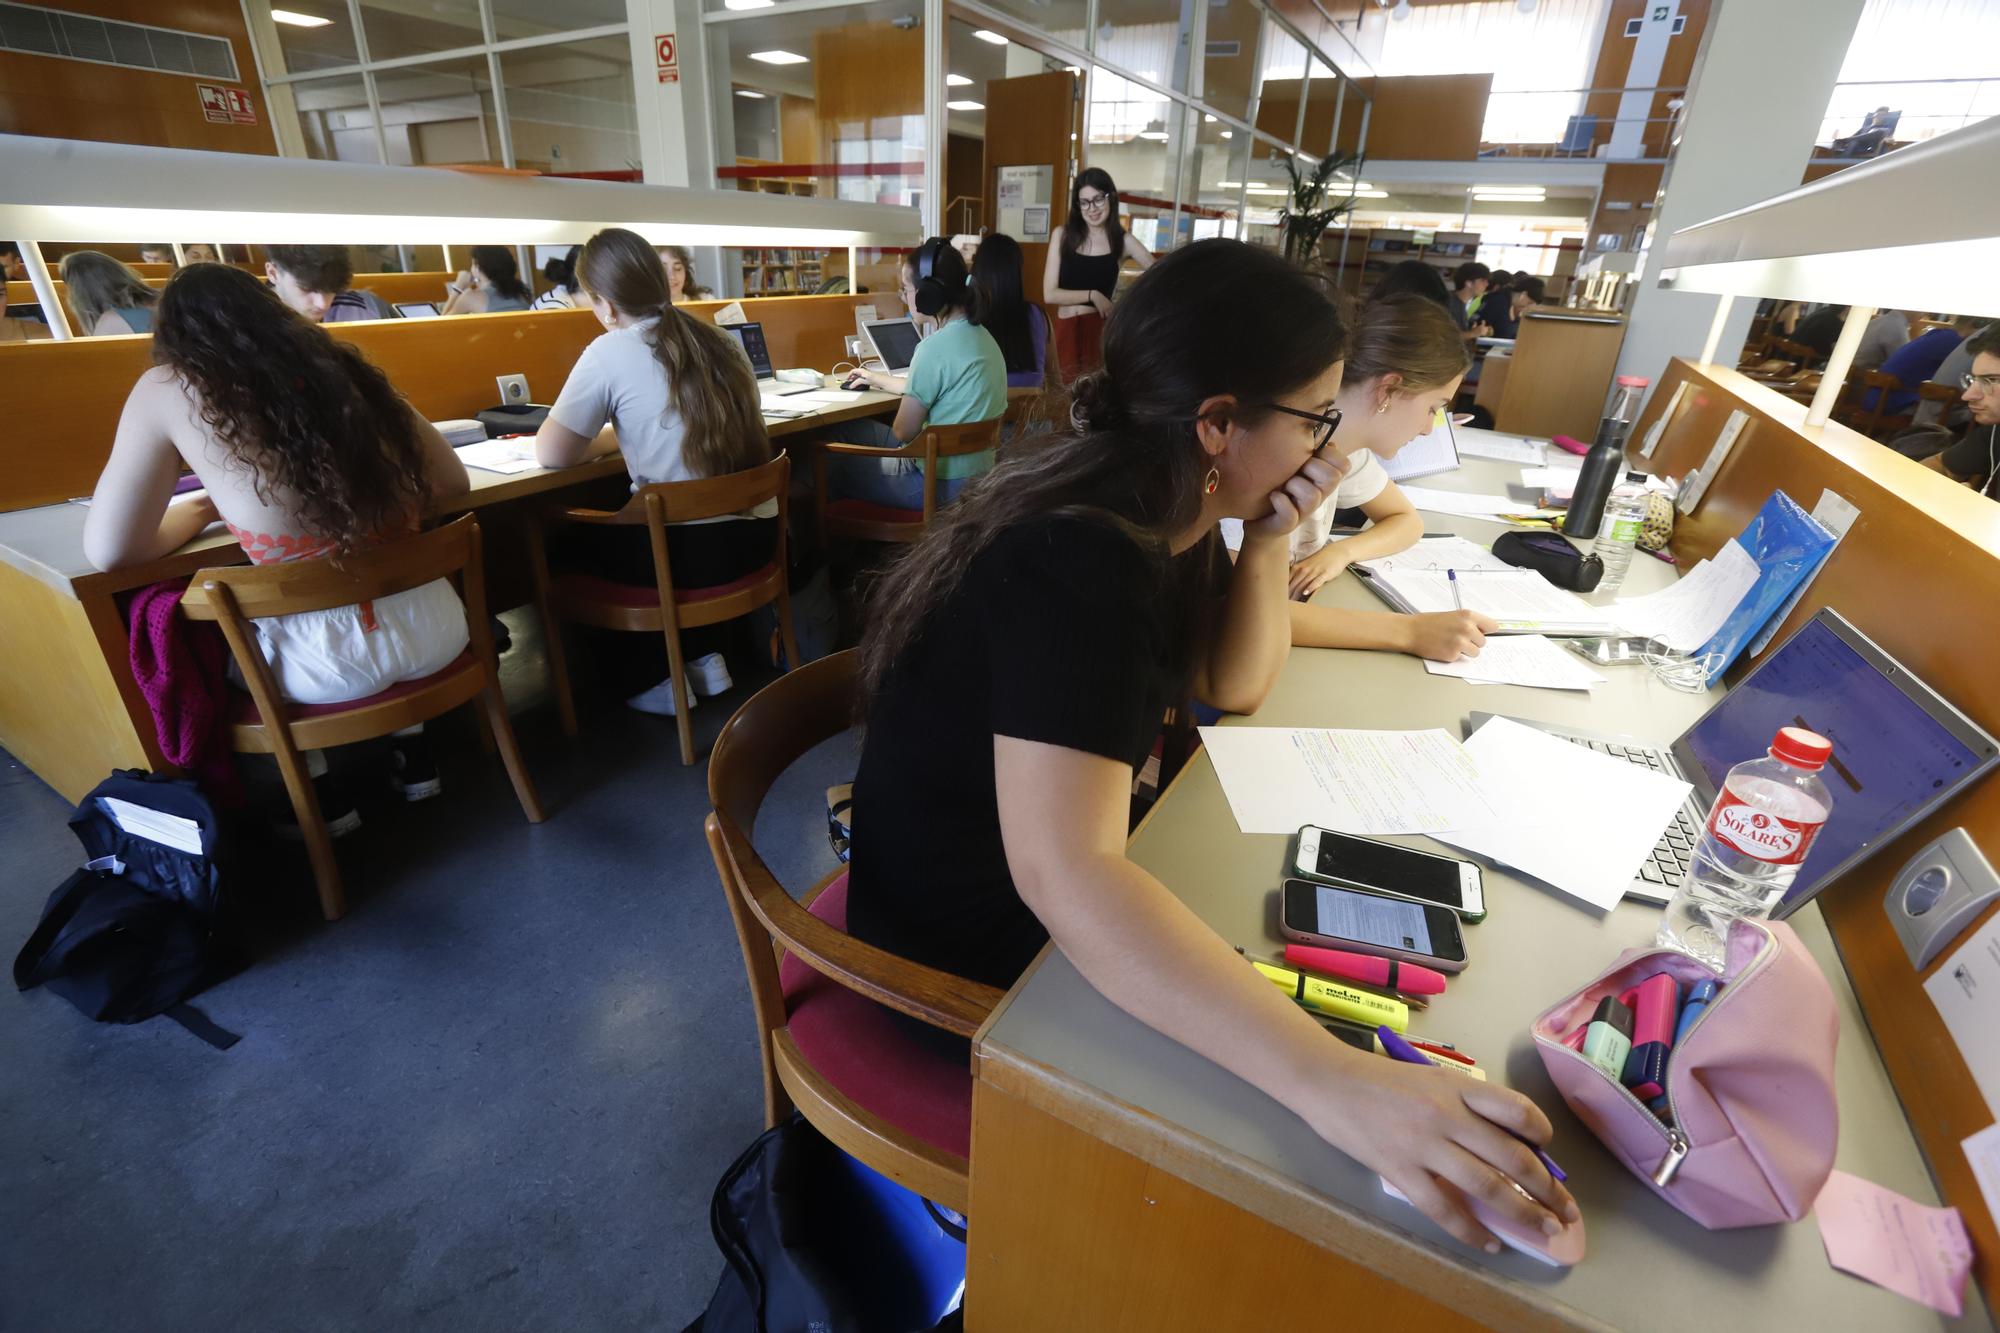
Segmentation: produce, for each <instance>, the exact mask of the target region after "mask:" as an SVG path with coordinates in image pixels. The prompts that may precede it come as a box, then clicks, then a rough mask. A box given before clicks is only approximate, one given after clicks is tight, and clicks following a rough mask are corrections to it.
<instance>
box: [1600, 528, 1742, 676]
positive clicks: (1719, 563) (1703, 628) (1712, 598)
mask: <svg viewBox="0 0 2000 1333" xmlns="http://www.w3.org/2000/svg"><path fill="white" fill-rule="evenodd" d="M1758 573H1759V570H1758V567H1757V560H1756V557H1755V556H1752V555H1751V554H1750V553H1749V552H1748V551H1746V550H1744V549H1743V543H1741V542H1739V541H1737V540H1736V539H1735V538H1733V537H1732V538H1731V539H1730V540H1729V541H1728V542H1726V543H1724V545H1723V547H1722V549H1721V550H1720V551H1717V552H1716V553H1715V559H1713V560H1704V561H1702V562H1701V563H1700V564H1698V565H1696V566H1695V567H1694V568H1693V569H1690V570H1689V571H1688V572H1687V573H1685V574H1683V575H1681V576H1680V577H1679V578H1677V579H1675V580H1674V581H1673V582H1672V583H1670V584H1668V585H1667V586H1666V587H1665V588H1662V589H1661V590H1660V591H1658V592H1654V593H1648V594H1646V595H1645V596H1644V597H1622V598H1620V599H1619V600H1618V601H1616V602H1613V603H1612V604H1611V607H1610V613H1611V615H1612V616H1614V617H1615V618H1616V619H1617V621H1618V623H1619V624H1620V625H1622V626H1624V627H1625V629H1626V630H1627V631H1628V632H1630V633H1632V634H1643V635H1645V636H1646V637H1647V638H1652V639H1665V640H1666V642H1667V645H1668V646H1669V647H1671V648H1674V649H1676V650H1678V651H1680V652H1684V653H1691V652H1693V651H1694V650H1695V649H1697V648H1699V647H1701V645H1703V644H1704V643H1707V642H1708V641H1709V640H1710V639H1712V638H1714V637H1715V632H1716V631H1717V630H1719V629H1721V628H1722V625H1723V622H1724V621H1726V620H1728V619H1729V613H1730V612H1731V611H1734V610H1735V609H1736V605H1737V603H1739V602H1741V601H1742V600H1743V597H1744V594H1746V593H1748V592H1749V591H1750V589H1751V588H1752V587H1754V586H1755V585H1756V583H1757V575H1758Z"/></svg>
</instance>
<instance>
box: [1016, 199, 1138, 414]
mask: <svg viewBox="0 0 2000 1333" xmlns="http://www.w3.org/2000/svg"><path fill="white" fill-rule="evenodd" d="M1127 259H1130V260H1131V261H1132V262H1133V263H1134V264H1136V265H1138V266H1139V269H1140V271H1141V272H1143V271H1145V270H1146V269H1149V268H1151V267H1152V266H1153V254H1152V252H1151V251H1150V250H1148V249H1147V248H1146V247H1145V246H1144V245H1143V244H1141V243H1140V241H1139V238H1138V237H1136V236H1129V235H1127V234H1126V232H1125V228H1124V227H1122V226H1120V225H1119V223H1118V186H1117V185H1116V184H1115V183H1114V182H1113V181H1112V179H1111V176H1110V174H1109V173H1108V172H1106V171H1105V170H1104V169H1103V168H1102V167H1087V168H1085V169H1084V170H1082V171H1080V172H1078V173H1077V177H1076V183H1075V184H1073V185H1071V186H1070V190H1069V220H1068V221H1067V222H1065V223H1063V234H1062V240H1061V241H1060V242H1059V243H1057V244H1055V245H1052V246H1050V247H1049V253H1048V259H1047V261H1046V262H1045V263H1044V264H1043V265H1042V300H1043V301H1045V302H1047V303H1048V304H1049V305H1052V306H1054V307H1055V310H1056V322H1055V340H1056V367H1057V371H1058V373H1060V374H1061V376H1062V382H1063V383H1064V384H1073V383H1075V382H1076V380H1077V378H1078V377H1079V376H1082V375H1085V374H1088V373H1089V372H1091V371H1093V370H1095V369H1097V367H1098V366H1099V365H1101V364H1102V363H1103V359H1104V358H1103V342H1104V317H1105V316H1106V315H1108V314H1110V313H1111V296H1112V293H1114V292H1116V291H1117V290H1118V269H1119V266H1120V265H1121V264H1123V263H1124V262H1125V261H1126V260H1127Z"/></svg>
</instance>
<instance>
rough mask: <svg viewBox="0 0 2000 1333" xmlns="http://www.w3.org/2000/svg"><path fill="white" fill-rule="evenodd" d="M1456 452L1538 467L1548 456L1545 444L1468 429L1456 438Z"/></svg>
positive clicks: (1498, 461)
mask: <svg viewBox="0 0 2000 1333" xmlns="http://www.w3.org/2000/svg"><path fill="white" fill-rule="evenodd" d="M1458 452H1459V453H1460V454H1461V455H1462V456H1464V457H1466V458H1490V459H1492V460H1493V461H1494V462H1496V463H1526V464H1528V465H1529V466H1531V467H1540V466H1541V465H1542V463H1543V461H1544V460H1545V459H1546V458H1547V456H1548V449H1547V446H1546V445H1542V444H1538V443H1536V442H1535V441H1533V440H1524V439H1520V438H1518V437H1516V436H1511V435H1495V434H1493V433H1491V432H1490V431H1474V430H1469V431H1467V432H1465V434H1463V435H1461V436H1459V438H1458Z"/></svg>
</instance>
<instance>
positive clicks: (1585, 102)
mask: <svg viewBox="0 0 2000 1333" xmlns="http://www.w3.org/2000/svg"><path fill="white" fill-rule="evenodd" d="M1686 95H1687V89H1686V88H1685V87H1682V86H1673V87H1665V86H1655V87H1648V88H1559V89H1551V90H1540V91H1534V92H1505V91H1503V92H1495V93H1491V94H1489V95H1488V96H1487V99H1486V119H1485V122H1484V124H1483V126H1482V128H1481V133H1480V140H1481V144H1480V153H1479V155H1480V156H1481V157H1483V158H1493V157H1502V158H1504V157H1526V158H1536V159H1557V160H1560V159H1564V158H1579V159H1595V160H1599V161H1613V162H1664V161H1666V160H1667V159H1668V158H1669V157H1671V156H1672V155H1673V150H1674V143H1675V140H1676V139H1677V138H1678V137H1679V133H1680V121H1681V113H1682V110H1683V101H1684V99H1685V98H1686ZM1662 97H1665V98H1667V99H1668V100H1667V113H1666V114H1665V115H1655V114H1652V112H1653V108H1654V107H1655V106H1656V105H1657V104H1658V103H1659V100H1660V99H1661V98H1662ZM1628 99H1637V100H1638V101H1639V102H1640V103H1641V104H1642V105H1643V106H1644V108H1645V111H1646V114H1643V115H1619V114H1618V112H1619V110H1621V109H1622V107H1621V103H1626V102H1627V100H1628ZM1593 106H1594V107H1595V109H1594V110H1593V109H1592V108H1593Z"/></svg>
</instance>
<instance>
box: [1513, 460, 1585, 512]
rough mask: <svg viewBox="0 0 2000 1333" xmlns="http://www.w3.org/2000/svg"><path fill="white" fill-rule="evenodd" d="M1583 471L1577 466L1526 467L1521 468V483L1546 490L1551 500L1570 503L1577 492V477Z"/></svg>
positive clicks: (1531, 488) (1534, 488)
mask: <svg viewBox="0 0 2000 1333" xmlns="http://www.w3.org/2000/svg"><path fill="white" fill-rule="evenodd" d="M1582 471H1583V469H1582V467H1581V466H1580V465H1579V466H1577V467H1563V466H1561V465H1560V464H1558V465H1555V466H1551V467H1524V468H1522V469H1521V484H1522V485H1523V486H1526V487H1527V488H1528V489H1529V490H1533V491H1546V492H1548V498H1549V499H1550V500H1551V501H1561V502H1562V503H1563V504H1568V503H1569V500H1570V497H1571V496H1572V495H1575V494H1576V479H1577V476H1578V475H1579V474H1580V473H1581V472H1582Z"/></svg>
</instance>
